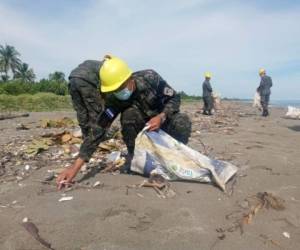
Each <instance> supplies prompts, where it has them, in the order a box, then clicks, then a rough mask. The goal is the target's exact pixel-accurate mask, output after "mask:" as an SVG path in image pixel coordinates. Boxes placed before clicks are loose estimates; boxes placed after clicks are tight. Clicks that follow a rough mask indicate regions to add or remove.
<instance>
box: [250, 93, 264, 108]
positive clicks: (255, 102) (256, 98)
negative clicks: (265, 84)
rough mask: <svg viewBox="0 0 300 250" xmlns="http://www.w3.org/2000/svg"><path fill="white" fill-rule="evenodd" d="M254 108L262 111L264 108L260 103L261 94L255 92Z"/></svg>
mask: <svg viewBox="0 0 300 250" xmlns="http://www.w3.org/2000/svg"><path fill="white" fill-rule="evenodd" d="M252 106H253V107H254V108H258V110H262V106H261V103H260V94H259V93H258V92H255V95H254V98H253V105H252Z"/></svg>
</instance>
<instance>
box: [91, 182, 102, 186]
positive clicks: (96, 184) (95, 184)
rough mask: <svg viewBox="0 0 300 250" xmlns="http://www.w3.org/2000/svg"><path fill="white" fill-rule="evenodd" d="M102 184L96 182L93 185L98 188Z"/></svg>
mask: <svg viewBox="0 0 300 250" xmlns="http://www.w3.org/2000/svg"><path fill="white" fill-rule="evenodd" d="M100 184H101V182H100V181H96V182H95V183H94V184H93V187H98V186H100Z"/></svg>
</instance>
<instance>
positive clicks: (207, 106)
mask: <svg viewBox="0 0 300 250" xmlns="http://www.w3.org/2000/svg"><path fill="white" fill-rule="evenodd" d="M203 102H204V107H203V114H205V115H208V114H209V115H210V114H211V110H212V109H213V105H214V104H213V98H212V96H204V97H203Z"/></svg>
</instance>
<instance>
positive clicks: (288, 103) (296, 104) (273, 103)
mask: <svg viewBox="0 0 300 250" xmlns="http://www.w3.org/2000/svg"><path fill="white" fill-rule="evenodd" d="M239 101H242V102H246V103H252V102H253V100H250V99H245V100H239ZM270 105H271V106H273V107H280V108H287V107H288V106H292V107H297V108H300V100H272V97H271V100H270Z"/></svg>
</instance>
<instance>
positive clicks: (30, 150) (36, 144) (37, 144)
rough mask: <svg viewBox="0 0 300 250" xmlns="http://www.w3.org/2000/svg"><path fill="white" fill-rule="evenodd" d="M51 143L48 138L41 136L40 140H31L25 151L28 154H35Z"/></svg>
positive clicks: (45, 148)
mask: <svg viewBox="0 0 300 250" xmlns="http://www.w3.org/2000/svg"><path fill="white" fill-rule="evenodd" d="M52 144H53V142H52V140H51V139H49V138H43V139H40V140H33V141H32V142H31V144H30V145H29V146H27V148H26V150H25V152H26V153H27V154H28V155H37V154H39V153H41V152H42V151H45V150H47V149H48V148H49V146H51V145H52Z"/></svg>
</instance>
